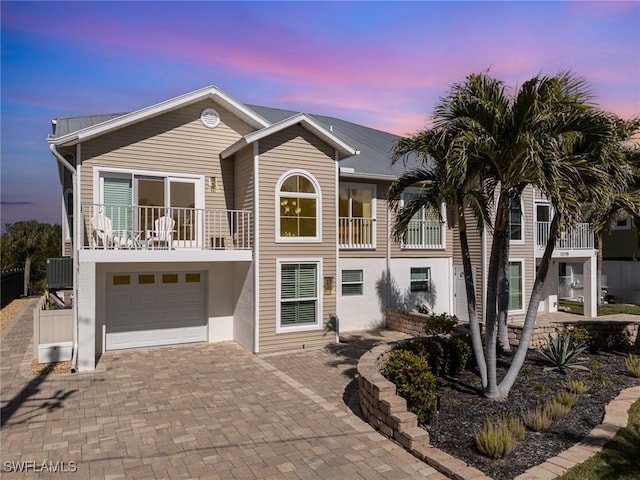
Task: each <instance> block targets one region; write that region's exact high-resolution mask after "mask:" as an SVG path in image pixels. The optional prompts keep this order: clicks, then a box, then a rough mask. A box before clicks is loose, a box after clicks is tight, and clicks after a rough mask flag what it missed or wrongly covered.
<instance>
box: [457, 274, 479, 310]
mask: <svg viewBox="0 0 640 480" xmlns="http://www.w3.org/2000/svg"><path fill="white" fill-rule="evenodd" d="M472 273H473V283H474V288H475V289H476V294H477V293H478V284H477V283H476V270H475V268H474V269H473V271H472ZM453 276H454V278H453V296H454V299H453V313H454V314H455V315H456V317H458V318H459V319H460V321H462V322H468V321H469V308H468V307H467V286H466V284H465V282H464V268H463V267H462V265H454V266H453Z"/></svg>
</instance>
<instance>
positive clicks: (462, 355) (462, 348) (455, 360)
mask: <svg viewBox="0 0 640 480" xmlns="http://www.w3.org/2000/svg"><path fill="white" fill-rule="evenodd" d="M446 354H447V370H448V372H449V375H451V376H454V377H455V376H457V375H458V374H459V373H460V372H461V371H462V370H464V369H465V368H467V363H469V359H470V358H471V347H470V346H469V344H468V343H467V342H466V341H465V340H463V339H462V338H459V337H452V338H449V339H448V341H447V346H446Z"/></svg>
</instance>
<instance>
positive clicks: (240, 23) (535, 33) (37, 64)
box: [0, 1, 640, 225]
mask: <svg viewBox="0 0 640 480" xmlns="http://www.w3.org/2000/svg"><path fill="white" fill-rule="evenodd" d="M0 8H1V13H2V17H1V21H2V25H1V26H2V33H1V40H2V72H1V75H2V77H1V79H2V92H1V93H2V97H1V113H2V127H1V133H2V138H1V148H2V150H1V153H2V165H1V168H2V169H1V177H2V178H1V187H2V190H1V196H2V212H1V214H2V218H1V219H0V222H1V223H2V225H4V224H6V223H13V222H15V221H19V220H29V219H37V220H40V221H43V222H59V221H60V189H59V183H58V176H57V169H56V163H55V160H54V158H53V157H52V155H51V154H50V152H49V150H48V146H47V143H46V136H47V134H48V133H49V132H50V129H51V119H53V118H56V117H64V116H73V115H85V114H95V113H113V112H127V111H133V110H136V109H139V108H143V107H145V106H148V105H151V104H153V103H157V102H160V101H162V100H166V99H168V98H172V97H174V96H177V95H180V94H182V93H186V92H189V91H191V90H195V89H197V88H200V87H203V86H206V85H212V84H213V85H216V86H218V87H220V88H222V89H223V90H225V91H226V92H228V93H229V94H231V95H232V96H234V97H236V98H237V99H238V100H240V101H242V102H246V103H252V104H258V105H266V106H272V107H280V108H286V109H291V110H300V111H305V112H310V113H317V114H325V115H332V116H337V117H341V118H344V119H347V120H350V121H354V122H358V123H362V124H365V125H368V126H371V127H375V128H379V129H383V130H387V131H391V132H394V133H398V134H409V133H413V132H415V131H417V130H419V129H421V128H423V127H424V126H425V124H426V123H427V122H428V117H429V114H430V113H431V111H432V110H433V107H434V106H435V104H436V103H437V101H438V99H439V98H440V97H441V96H443V95H445V94H446V93H447V90H448V88H449V86H450V85H451V84H453V83H455V82H458V81H461V80H462V79H464V77H465V76H466V75H468V74H469V73H472V72H480V71H485V70H487V69H489V71H490V73H491V74H492V75H494V76H495V77H497V78H500V79H502V80H504V81H505V82H506V83H507V84H508V85H511V86H517V85H518V84H520V83H522V82H523V81H525V80H526V79H528V78H530V77H532V76H534V75H536V74H538V73H544V74H556V73H558V72H559V71H561V70H572V71H573V72H575V73H576V74H578V75H581V76H583V77H584V78H585V79H586V80H587V81H588V82H589V83H590V84H591V85H592V89H593V93H594V95H595V100H596V102H597V103H598V104H599V105H600V106H601V107H602V108H603V109H605V110H608V111H611V112H614V113H616V114H618V115H620V116H622V117H624V118H630V117H631V116H634V115H638V114H640V55H639V53H638V52H640V3H638V2H631V1H625V2H480V1H477V2H345V3H342V2H257V3H256V2H2V4H1V7H0Z"/></svg>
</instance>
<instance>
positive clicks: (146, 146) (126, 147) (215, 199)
mask: <svg viewBox="0 0 640 480" xmlns="http://www.w3.org/2000/svg"><path fill="white" fill-rule="evenodd" d="M207 107H213V108H215V109H216V110H217V111H218V113H219V114H220V117H221V122H220V124H219V125H218V126H217V127H216V128H214V129H210V128H207V127H205V126H204V125H202V123H201V122H200V112H201V111H202V110H203V109H204V108H207ZM251 131H252V129H251V127H249V126H248V125H246V124H244V123H243V122H242V121H240V120H239V119H238V118H237V117H235V116H234V115H233V114H231V113H230V112H228V111H227V110H225V109H223V108H222V107H220V106H219V105H217V104H216V103H215V102H213V101H211V100H207V101H203V102H199V103H197V104H194V105H189V106H186V107H184V108H181V109H179V110H175V111H172V112H168V113H166V114H163V115H160V116H157V117H154V118H151V119H149V120H145V121H143V122H140V123H137V124H135V125H131V126H129V127H126V128H123V129H120V130H117V131H114V132H111V133H108V134H105V135H102V136H100V137H98V138H96V139H92V140H89V141H87V142H85V143H83V144H82V147H81V148H82V178H81V179H80V183H81V187H80V188H81V199H82V202H86V203H93V202H94V198H93V169H94V167H99V166H101V167H118V168H130V169H136V170H148V171H164V172H170V173H181V174H193V175H204V176H207V177H210V176H214V177H217V178H218V179H219V180H218V182H219V185H218V191H217V192H215V193H214V192H209V191H207V190H208V189H207V188H205V207H206V208H231V207H232V205H228V203H229V199H228V198H227V197H226V196H225V194H224V189H225V187H227V188H228V186H227V185H224V184H223V182H222V178H223V177H222V173H223V172H222V167H221V163H220V152H221V151H222V150H224V149H225V148H227V147H228V146H229V145H231V144H232V143H234V142H235V141H237V140H238V139H239V138H240V137H241V136H242V135H245V134H247V133H249V132H251ZM226 177H227V178H228V175H226Z"/></svg>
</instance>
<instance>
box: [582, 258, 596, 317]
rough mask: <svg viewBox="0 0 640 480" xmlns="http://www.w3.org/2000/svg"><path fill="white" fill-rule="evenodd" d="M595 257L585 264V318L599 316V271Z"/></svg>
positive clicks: (583, 272)
mask: <svg viewBox="0 0 640 480" xmlns="http://www.w3.org/2000/svg"><path fill="white" fill-rule="evenodd" d="M596 263H597V262H596V257H595V255H593V256H591V257H589V259H588V260H587V261H586V262H584V264H583V270H582V274H583V280H584V316H585V317H597V316H598V282H597V275H598V269H597V266H596Z"/></svg>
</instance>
